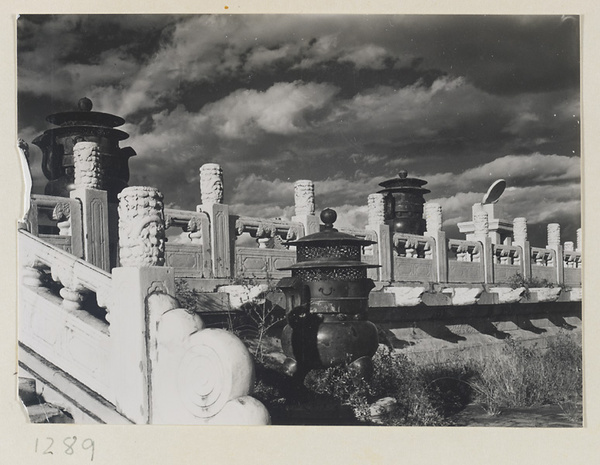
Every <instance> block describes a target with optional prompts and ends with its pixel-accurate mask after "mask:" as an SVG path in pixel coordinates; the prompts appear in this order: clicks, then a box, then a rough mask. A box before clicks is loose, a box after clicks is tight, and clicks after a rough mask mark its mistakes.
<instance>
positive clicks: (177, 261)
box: [165, 209, 212, 278]
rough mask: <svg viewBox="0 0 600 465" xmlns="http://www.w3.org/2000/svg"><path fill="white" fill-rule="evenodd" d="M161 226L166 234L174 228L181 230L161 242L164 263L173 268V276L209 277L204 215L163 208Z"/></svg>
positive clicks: (208, 228) (207, 242)
mask: <svg viewBox="0 0 600 465" xmlns="http://www.w3.org/2000/svg"><path fill="white" fill-rule="evenodd" d="M165 228H166V230H167V232H168V233H170V232H172V231H173V230H174V229H176V228H177V229H179V230H180V231H181V233H180V235H179V236H175V238H174V239H171V238H170V239H169V240H168V241H167V242H166V244H165V265H166V266H170V267H173V268H175V276H176V277H178V278H212V257H211V241H210V220H209V218H208V215H207V214H206V213H203V212H195V211H185V210H175V209H165ZM168 233H167V234H168ZM182 236H184V237H183V238H182Z"/></svg>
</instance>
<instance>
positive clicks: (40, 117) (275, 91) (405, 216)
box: [16, 14, 584, 454]
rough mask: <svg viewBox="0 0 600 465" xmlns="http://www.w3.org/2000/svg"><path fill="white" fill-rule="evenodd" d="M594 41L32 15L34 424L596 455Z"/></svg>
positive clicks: (474, 21) (28, 228) (463, 25)
mask: <svg viewBox="0 0 600 465" xmlns="http://www.w3.org/2000/svg"><path fill="white" fill-rule="evenodd" d="M580 22H581V18H580V16H578V15H565V14H552V15H517V14H515V15H480V14H479V15H402V14H385V15H383V14H379V15H364V14H359V15H339V14H338V15H277V14H275V15H272V14H259V15H246V14H243V15H229V14H205V15H200V14H198V15H196V14H194V15H172V14H169V15H166V14H160V15H142V14H131V15H122V14H106V15H91V14H23V15H20V16H19V18H18V19H17V21H16V46H17V50H16V60H17V61H16V62H17V91H18V92H17V118H18V125H17V129H18V149H19V154H20V157H21V163H22V165H23V168H24V173H25V198H24V199H23V201H24V204H25V209H26V214H25V216H24V217H23V218H21V219H20V220H19V222H18V227H17V229H18V233H17V236H18V237H17V240H18V274H19V278H18V391H19V397H20V400H21V402H22V403H23V405H24V411H26V415H27V416H28V421H30V422H32V423H71V424H108V425H117V424H119V425H125V424H160V425H297V426H300V425H301V426H314V425H322V426H341V425H345V426H433V427H439V426H451V427H467V426H472V427H511V428H517V427H522V428H573V427H574V428H581V427H582V426H583V425H584V415H583V412H584V399H583V372H584V370H583V365H582V357H583V351H582V326H583V325H582V300H583V299H582V297H583V294H582V268H583V259H582V256H583V233H582V214H581V211H582V209H581V202H582V194H581V166H582V165H581V135H582V120H581V86H580V80H581V75H580V67H581V55H580ZM39 446H40V447H46V446H47V444H44V445H43V446H42V444H41V443H40V444H39ZM36 447H37V446H36ZM78 447H79V448H80V449H81V450H80V453H83V451H84V450H85V451H86V453H87V454H93V452H94V444H93V441H91V440H88V442H87V443H85V442H82V443H81V445H78Z"/></svg>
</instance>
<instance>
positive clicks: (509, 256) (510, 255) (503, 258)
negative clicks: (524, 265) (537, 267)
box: [493, 244, 521, 265]
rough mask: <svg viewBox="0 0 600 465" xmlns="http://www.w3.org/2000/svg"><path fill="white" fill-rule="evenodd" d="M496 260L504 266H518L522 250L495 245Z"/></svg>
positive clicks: (515, 247)
mask: <svg viewBox="0 0 600 465" xmlns="http://www.w3.org/2000/svg"><path fill="white" fill-rule="evenodd" d="M493 253H494V259H495V261H496V263H499V264H502V265H513V264H514V265H518V264H519V263H520V260H521V248H520V247H517V246H511V245H500V244H494V245H493Z"/></svg>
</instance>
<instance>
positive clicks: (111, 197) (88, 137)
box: [33, 97, 136, 203]
mask: <svg viewBox="0 0 600 465" xmlns="http://www.w3.org/2000/svg"><path fill="white" fill-rule="evenodd" d="M92 107H93V104H92V101H91V100H90V99H88V98H87V97H84V98H82V99H80V100H79V102H78V104H77V110H75V111H66V112H62V113H55V114H53V115H50V116H48V117H47V118H46V121H48V122H49V123H52V124H54V125H56V126H57V127H53V128H50V129H47V130H46V131H44V133H43V134H42V135H40V136H38V137H37V138H36V139H35V140H34V141H33V143H34V144H35V145H37V146H38V147H39V148H40V149H41V151H42V156H43V158H42V171H43V173H44V176H45V177H46V178H47V179H48V183H47V184H46V188H45V193H46V194H47V195H55V196H59V197H68V196H69V192H70V191H71V190H73V189H74V164H75V163H74V155H73V147H74V146H75V144H77V142H83V141H85V142H95V143H97V144H98V146H99V149H100V155H101V165H102V173H103V184H104V185H103V186H102V189H103V190H106V191H107V196H108V201H109V202H111V203H116V202H117V194H118V193H119V192H121V191H122V190H123V188H125V187H127V182H128V181H129V158H131V157H132V156H134V155H135V154H136V153H135V151H134V150H133V149H132V148H131V147H124V148H121V147H119V142H120V141H123V140H125V139H127V138H128V137H129V134H127V133H126V132H124V131H121V130H120V129H117V126H121V125H122V124H124V123H125V120H124V119H123V118H121V117H119V116H115V115H111V114H109V113H102V112H99V111H92Z"/></svg>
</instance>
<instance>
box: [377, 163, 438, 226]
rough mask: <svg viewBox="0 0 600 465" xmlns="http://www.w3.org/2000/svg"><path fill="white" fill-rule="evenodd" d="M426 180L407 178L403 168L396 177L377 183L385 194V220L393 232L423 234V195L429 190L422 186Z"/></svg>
mask: <svg viewBox="0 0 600 465" xmlns="http://www.w3.org/2000/svg"><path fill="white" fill-rule="evenodd" d="M425 184H427V181H424V180H422V179H417V178H409V177H408V173H407V172H406V171H404V170H402V171H400V172H399V173H398V177H397V178H393V179H388V180H387V181H383V182H382V183H380V184H379V185H380V186H381V187H383V188H384V189H383V190H380V191H379V192H380V193H381V194H384V195H385V220H386V223H387V224H389V225H390V226H392V227H393V230H394V232H400V233H408V234H418V235H423V233H424V232H425V220H424V219H423V204H424V203H425V199H424V197H423V196H424V195H425V194H428V193H429V192H431V191H430V190H429V189H425V188H424V187H423V186H424V185H425Z"/></svg>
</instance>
